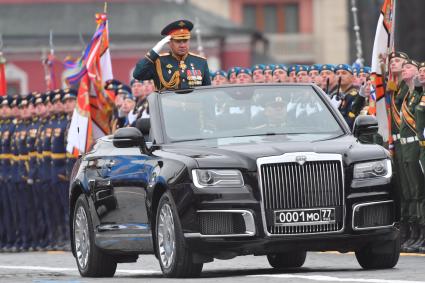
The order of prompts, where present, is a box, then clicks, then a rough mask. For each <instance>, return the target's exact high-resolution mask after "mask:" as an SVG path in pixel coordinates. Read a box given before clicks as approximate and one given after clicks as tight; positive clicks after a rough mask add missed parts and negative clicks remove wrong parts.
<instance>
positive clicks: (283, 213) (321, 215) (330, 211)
mask: <svg viewBox="0 0 425 283" xmlns="http://www.w3.org/2000/svg"><path fill="white" fill-rule="evenodd" d="M274 216H275V217H274V219H275V225H283V226H291V225H302V224H331V223H335V208H317V209H293V210H278V211H275V212H274Z"/></svg>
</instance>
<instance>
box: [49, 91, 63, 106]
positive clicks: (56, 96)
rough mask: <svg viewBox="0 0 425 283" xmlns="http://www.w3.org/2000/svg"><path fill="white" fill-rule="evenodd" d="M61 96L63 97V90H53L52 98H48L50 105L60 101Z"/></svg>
mask: <svg viewBox="0 0 425 283" xmlns="http://www.w3.org/2000/svg"><path fill="white" fill-rule="evenodd" d="M62 96H63V90H61V89H55V91H54V92H53V97H50V101H51V102H52V103H54V102H57V101H61V100H62Z"/></svg>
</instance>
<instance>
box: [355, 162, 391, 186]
mask: <svg viewBox="0 0 425 283" xmlns="http://www.w3.org/2000/svg"><path fill="white" fill-rule="evenodd" d="M391 176H392V167H391V160H389V159H383V160H377V161H370V162H362V163H357V164H355V165H354V171H353V182H352V184H351V186H352V187H353V188H356V187H364V186H377V185H385V184H388V183H389V182H390V180H391Z"/></svg>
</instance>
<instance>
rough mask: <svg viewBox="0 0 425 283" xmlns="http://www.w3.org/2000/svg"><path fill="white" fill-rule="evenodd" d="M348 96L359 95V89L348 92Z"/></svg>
mask: <svg viewBox="0 0 425 283" xmlns="http://www.w3.org/2000/svg"><path fill="white" fill-rule="evenodd" d="M348 94H350V95H352V96H355V95H357V94H358V92H357V89H355V88H353V89H351V90H349V91H348Z"/></svg>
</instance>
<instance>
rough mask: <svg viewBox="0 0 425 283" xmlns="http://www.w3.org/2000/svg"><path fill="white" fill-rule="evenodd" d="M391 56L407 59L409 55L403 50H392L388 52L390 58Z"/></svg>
mask: <svg viewBox="0 0 425 283" xmlns="http://www.w3.org/2000/svg"><path fill="white" fill-rule="evenodd" d="M393 58H402V59H409V56H408V55H407V54H406V53H404V52H397V51H394V52H391V53H390V60H391V59H393Z"/></svg>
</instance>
